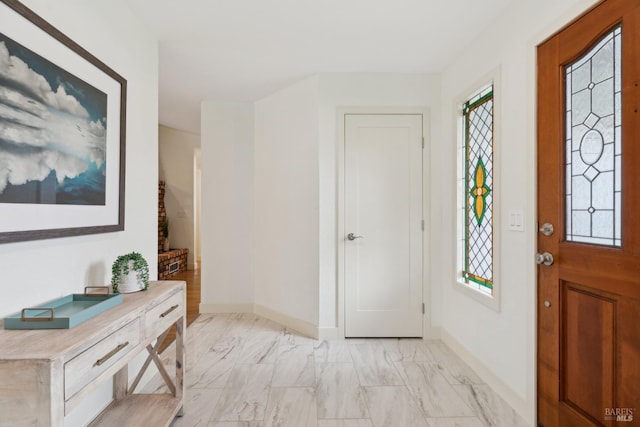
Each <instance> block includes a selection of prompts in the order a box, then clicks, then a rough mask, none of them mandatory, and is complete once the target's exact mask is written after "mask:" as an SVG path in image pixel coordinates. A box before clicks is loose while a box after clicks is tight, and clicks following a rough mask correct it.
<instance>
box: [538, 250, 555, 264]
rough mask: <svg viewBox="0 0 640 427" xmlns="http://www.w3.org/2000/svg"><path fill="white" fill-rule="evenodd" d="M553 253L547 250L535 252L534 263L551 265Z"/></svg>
mask: <svg viewBox="0 0 640 427" xmlns="http://www.w3.org/2000/svg"><path fill="white" fill-rule="evenodd" d="M553 261H554V260H553V255H551V254H550V253H549V252H543V253H537V254H536V264H538V265H540V264H544V265H552V264H553Z"/></svg>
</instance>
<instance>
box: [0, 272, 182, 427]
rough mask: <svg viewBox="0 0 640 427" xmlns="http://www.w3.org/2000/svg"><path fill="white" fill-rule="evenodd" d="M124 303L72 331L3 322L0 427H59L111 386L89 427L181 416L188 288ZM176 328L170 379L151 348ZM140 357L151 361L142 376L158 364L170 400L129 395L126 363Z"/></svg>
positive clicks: (174, 286)
mask: <svg viewBox="0 0 640 427" xmlns="http://www.w3.org/2000/svg"><path fill="white" fill-rule="evenodd" d="M123 297H124V299H123V303H122V304H120V305H118V306H116V307H114V308H112V309H109V310H107V311H106V312H104V313H102V314H100V315H98V316H96V317H94V318H92V319H90V320H88V321H86V322H84V323H82V324H80V325H78V326H76V327H74V328H72V329H57V330H5V329H4V328H3V326H2V322H1V321H0V427H17V426H63V425H64V416H65V415H66V414H68V413H70V412H71V411H72V410H73V409H75V408H76V407H77V406H78V404H79V403H80V402H81V401H82V400H83V399H84V398H85V397H86V396H87V395H88V394H90V393H91V392H92V391H94V390H95V389H96V388H97V387H98V386H99V385H101V384H103V383H104V382H105V381H110V380H111V381H113V386H114V387H113V390H114V391H113V394H114V401H113V402H112V403H111V405H109V406H108V407H107V408H106V409H105V410H104V411H103V412H102V413H101V414H100V415H99V416H98V417H97V418H96V419H95V420H94V421H93V424H92V425H118V426H125V425H153V426H163V425H164V426H168V425H169V424H170V423H171V421H172V420H173V418H174V417H175V416H176V415H177V414H179V413H181V411H182V405H183V396H184V380H183V378H184V365H185V363H184V362H185V346H184V339H185V331H186V320H185V319H186V285H185V283H184V282H179V281H158V282H151V283H150V285H149V289H148V290H147V291H146V292H137V293H134V294H126V295H124V296H123ZM173 324H175V325H176V330H177V332H176V369H175V374H170V373H168V372H167V371H166V370H165V369H164V367H162V366H158V365H160V359H159V357H158V355H157V354H156V350H157V347H158V345H155V346H154V345H153V344H154V342H155V341H156V340H157V338H158V337H162V338H164V334H163V332H165V331H166V330H167V329H168V328H169V327H170V326H172V325H173ZM160 341H162V340H160ZM141 351H144V352H145V353H147V354H148V359H147V362H146V363H145V366H144V367H143V369H145V368H146V366H148V365H149V364H151V362H154V363H156V365H157V366H158V368H159V369H160V372H161V374H162V376H163V378H164V379H165V381H167V383H168V384H167V385H168V386H169V389H170V390H172V393H167V394H132V393H131V391H132V390H130V389H129V378H128V363H129V361H131V359H133V358H134V357H135V356H136V355H138V354H139V353H140V352H141ZM138 380H139V378H136V379H135V380H134V382H133V383H134V384H132V387H135V385H137V383H138Z"/></svg>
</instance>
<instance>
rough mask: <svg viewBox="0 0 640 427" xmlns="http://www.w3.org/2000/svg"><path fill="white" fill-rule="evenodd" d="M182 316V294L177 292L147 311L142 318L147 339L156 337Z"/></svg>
mask: <svg viewBox="0 0 640 427" xmlns="http://www.w3.org/2000/svg"><path fill="white" fill-rule="evenodd" d="M182 316H184V292H178V293H177V294H175V295H173V296H171V297H169V298H167V299H166V300H164V301H163V302H161V303H160V304H158V305H156V306H155V307H153V308H152V309H150V310H149V311H147V313H146V314H145V317H144V318H145V333H146V335H147V337H149V336H156V337H157V336H158V335H159V334H161V333H162V332H164V331H165V330H167V329H168V328H169V326H171V325H172V324H174V323H175V322H176V320H178V319H179V318H180V317H182Z"/></svg>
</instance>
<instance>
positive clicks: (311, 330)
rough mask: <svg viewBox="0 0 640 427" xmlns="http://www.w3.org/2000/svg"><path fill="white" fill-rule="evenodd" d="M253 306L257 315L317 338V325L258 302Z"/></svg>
mask: <svg viewBox="0 0 640 427" xmlns="http://www.w3.org/2000/svg"><path fill="white" fill-rule="evenodd" d="M253 307H254V313H255V314H257V315H258V316H262V317H264V318H266V319H269V320H271V321H273V322H276V323H279V324H280V325H282V326H284V327H286V328H289V329H293V330H294V331H296V332H300V333H301V334H303V335H305V336H307V337H309V338H313V339H318V337H319V328H318V326H317V325H313V324H311V323H309V322H306V321H304V320H300V319H296V318H294V317H291V316H287V315H286V314H282V313H280V312H277V311H275V310H271V309H270V308H267V307H264V306H262V305H259V304H255V305H254V306H253Z"/></svg>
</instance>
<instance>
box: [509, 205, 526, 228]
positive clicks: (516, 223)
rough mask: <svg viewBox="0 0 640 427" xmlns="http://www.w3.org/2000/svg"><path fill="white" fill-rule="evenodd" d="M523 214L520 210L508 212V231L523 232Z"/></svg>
mask: <svg viewBox="0 0 640 427" xmlns="http://www.w3.org/2000/svg"><path fill="white" fill-rule="evenodd" d="M523 216H524V214H523V213H522V209H512V210H510V211H509V218H508V219H509V230H510V231H524V220H523Z"/></svg>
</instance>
